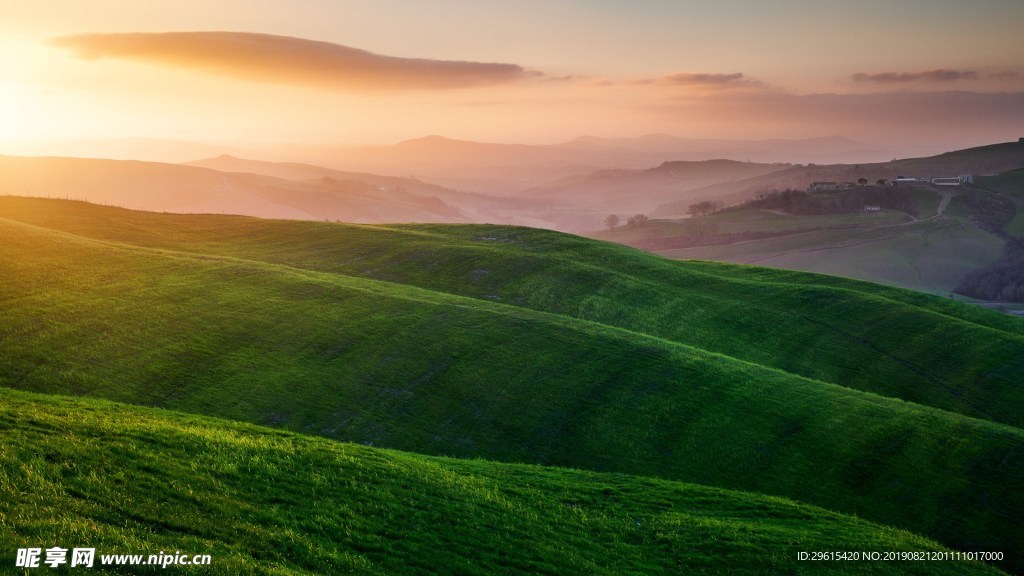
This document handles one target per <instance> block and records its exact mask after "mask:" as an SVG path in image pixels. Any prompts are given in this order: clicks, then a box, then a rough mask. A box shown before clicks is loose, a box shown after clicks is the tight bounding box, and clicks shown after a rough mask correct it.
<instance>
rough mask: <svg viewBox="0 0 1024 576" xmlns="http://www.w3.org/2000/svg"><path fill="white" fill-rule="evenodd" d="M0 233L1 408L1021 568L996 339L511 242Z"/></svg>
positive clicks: (773, 274)
mask: <svg viewBox="0 0 1024 576" xmlns="http://www.w3.org/2000/svg"><path fill="white" fill-rule="evenodd" d="M0 206H2V209H0V218H3V220H0V245H3V246H4V251H3V252H2V253H0V276H2V277H3V278H4V279H5V281H4V283H2V284H0V302H4V303H6V304H5V305H4V306H3V307H0V363H2V365H3V366H4V367H5V370H4V371H3V372H0V385H4V386H8V387H14V388H22V389H27V390H34V391H40V392H50V393H59V394H72V395H90V396H97V397H104V398H109V399H113V400H120V401H125V402H131V403H137V404H150V405H157V406H164V407H168V408H173V409H177V410H183V411H189V412H196V413H203V414H212V415H218V416H224V417H229V418H233V419H237V420H245V421H249V422H255V423H264V424H272V425H275V426H280V427H285V428H289V429H292V430H298V431H304V432H309V433H313V434H319V435H324V436H331V437H335V438H340V439H345V440H352V441H357V442H362V443H373V444H375V445H378V446H388V447H394V448H401V449H408V450H414V451H419V452H424V453H432V454H444V455H456V456H482V457H488V458H493V459H500V460H507V461H516V462H532V463H542V464H558V465H566V466H574V467H580V468H588V469H593V470H605V471H619V472H627V473H633V474H644V475H651V476H659V477H663V478H670V479H678V480H686V481H694V482H699V483H704V484H712V485H716V486H722V487H730V488H741V489H746V490H752V491H758V492H763V493H767V494H773V495H779V496H786V497H791V498H796V499H800V500H802V501H805V502H809V503H815V504H819V505H823V506H826V507H829V508H832V509H835V510H839V511H844V512H850V513H855V514H857V515H859V516H862V517H865V518H869V519H873V520H875V521H879V522H884V523H889V524H893V525H896V526H901V527H904V528H908V529H911V530H914V531H916V532H920V533H923V534H927V535H929V536H931V537H933V538H936V539H939V540H940V541H942V542H944V543H946V544H947V545H951V546H957V547H962V548H969V549H987V550H1004V551H1006V553H1007V554H1008V555H1013V556H1012V557H1011V559H1010V561H1009V565H1010V566H1021V565H1022V564H1021V561H1022V560H1021V558H1020V557H1019V556H1018V555H1017V554H1019V551H1015V547H1014V544H1013V543H1014V542H1019V541H1020V540H1021V538H1022V537H1024V533H1022V532H1021V525H1022V524H1024V500H1022V498H1024V491H1022V490H1020V479H1021V478H1022V477H1024V432H1022V431H1021V430H1020V429H1019V428H1013V427H1011V426H1006V425H1001V424H997V423H994V421H1004V422H1008V423H1013V422H1014V418H1015V417H1019V415H1020V413H1021V410H1020V409H1019V406H1020V404H1019V402H1020V399H1019V394H1020V391H1019V387H1015V386H1013V384H1014V383H1019V382H1020V381H1021V371H1022V362H1024V354H1021V351H1022V349H1024V348H1022V346H1021V336H1020V333H1021V323H1020V322H1019V321H1017V320H1014V319H1011V318H1007V317H1004V316H1000V315H998V314H995V313H991V312H987V311H984V310H975V309H972V308H969V307H966V306H963V305H960V304H956V303H952V302H947V301H943V300H940V299H934V298H929V297H927V296H924V295H919V294H913V293H909V292H906V291H900V290H895V289H888V288H884V287H879V286H872V285H866V284H863V283H856V282H850V281H843V280H840V279H834V278H825V277H816V276H811V275H800V274H795V273H785V272H778V271H770V270H764V269H750V268H742V267H733V266H724V265H714V264H708V263H693V264H679V263H674V262H670V261H665V260H662V259H658V258H655V257H653V256H649V255H644V254H642V253H638V252H636V251H633V250H627V249H624V248H621V247H615V246H611V245H605V244H601V243H595V242H593V241H586V240H583V239H578V238H572V237H567V236H563V235H558V234H554V233H549V232H542V231H533V230H525V229H510V228H500V227H483V226H478V227H458V228H445V227H399V228H382V227H354V226H343V225H329V224H315V223H298V222H262V221H259V220H254V219H246V218H231V217H210V216H204V217H185V216H174V215H156V214H138V213H131V212H127V211H123V210H115V209H110V208H102V207H95V206H88V205H84V204H80V203H71V202H58V201H51V202H46V201H41V200H26V199H12V198H5V199H2V201H0ZM29 222H31V223H29ZM40 224H47V225H48V226H50V228H45V227H40ZM87 236H92V238H88V237H87ZM129 240H130V241H131V242H134V243H135V244H136V245H133V244H131V243H129V242H128V241H129ZM146 244H148V245H149V246H148V247H141V246H140V245H146ZM346 271H349V272H346ZM359 276H363V277H359ZM372 278H376V279H372ZM428 288H429V289H428ZM459 292H462V293H463V294H464V295H460V294H459ZM467 296H475V297H467ZM510 303H511V304H513V305H510ZM801 307H802V308H808V307H811V308H813V310H814V311H813V313H811V312H808V311H801ZM750 310H756V311H757V312H758V314H756V315H754V314H750V313H749V311H750ZM818 341H821V342H818ZM748 348H752V349H753V350H754V352H755V353H756V354H762V355H763V356H764V357H765V358H766V361H765V362H761V363H755V362H754V361H753V358H752V357H750V355H748V357H745V358H741V357H738V356H735V355H733V356H730V355H725V354H723V352H725V351H726V350H728V349H732V350H736V351H739V352H743V351H745V350H747V349H748ZM780 355H781V358H780V357H779V356H780ZM844 356H848V357H850V358H852V363H851V364H844V362H843V360H844ZM773 362H774V363H773ZM776 364H777V365H776ZM836 366H839V369H837V368H836ZM844 366H845V367H844ZM787 367H793V368H795V369H794V370H791V371H790V372H786V371H784V369H786V368H787ZM796 368H798V369H799V370H803V371H813V370H819V371H822V372H823V373H826V372H828V371H833V372H834V373H836V374H844V373H850V374H860V378H859V379H851V380H850V387H847V388H844V387H841V386H838V385H836V384H834V383H828V382H825V381H822V379H817V380H814V379H808V378H805V377H801V376H799V375H797V373H798V372H799V370H796ZM875 381H877V384H876V386H877V387H881V388H889V389H892V390H895V391H898V392H900V393H901V394H903V395H904V396H908V398H906V399H908V400H915V398H914V397H912V396H917V397H919V398H921V399H924V400H927V402H924V403H929V402H930V403H932V404H942V403H945V404H947V405H949V406H948V407H949V409H950V410H953V409H957V410H960V411H964V412H973V413H975V415H976V416H979V417H981V418H989V419H991V420H992V421H991V422H990V421H986V420H982V419H977V418H971V417H966V416H964V415H961V414H957V413H954V412H950V411H946V410H940V409H937V408H934V407H927V406H922V405H918V404H913V403H910V402H905V401H902V400H898V399H890V398H884V397H881V396H877V395H875V394H871V393H868V392H865V391H862V390H857V389H854V385H855V384H860V383H871V382H875ZM840 383H843V384H846V382H840ZM862 387H863V388H869V386H867V385H864V386H862ZM894 395H896V396H898V395H899V394H894Z"/></svg>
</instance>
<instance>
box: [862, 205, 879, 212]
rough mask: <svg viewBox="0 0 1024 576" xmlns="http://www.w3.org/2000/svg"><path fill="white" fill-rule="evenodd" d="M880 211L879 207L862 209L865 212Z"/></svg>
mask: <svg viewBox="0 0 1024 576" xmlns="http://www.w3.org/2000/svg"><path fill="white" fill-rule="evenodd" d="M881 209H882V207H881V206H865V207H864V211H865V212H878V211H879V210H881Z"/></svg>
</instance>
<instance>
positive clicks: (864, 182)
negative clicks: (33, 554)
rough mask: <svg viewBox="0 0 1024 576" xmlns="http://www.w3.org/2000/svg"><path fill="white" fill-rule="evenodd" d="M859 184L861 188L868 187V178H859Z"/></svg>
mask: <svg viewBox="0 0 1024 576" xmlns="http://www.w3.org/2000/svg"><path fill="white" fill-rule="evenodd" d="M857 184H858V185H859V186H867V185H868V179H867V178H857Z"/></svg>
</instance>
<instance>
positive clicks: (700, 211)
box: [686, 200, 722, 217]
mask: <svg viewBox="0 0 1024 576" xmlns="http://www.w3.org/2000/svg"><path fill="white" fill-rule="evenodd" d="M721 209H722V203H721V202H717V201H716V202H712V201H710V200H704V201H703V202H698V203H696V204H690V207H689V208H688V209H687V210H686V213H687V214H689V215H690V216H693V217H697V216H707V215H708V214H714V213H715V212H717V211H719V210H721Z"/></svg>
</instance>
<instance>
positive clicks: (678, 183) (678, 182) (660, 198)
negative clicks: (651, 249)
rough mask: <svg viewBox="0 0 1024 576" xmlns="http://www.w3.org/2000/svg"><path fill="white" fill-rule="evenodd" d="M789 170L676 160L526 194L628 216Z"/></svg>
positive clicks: (613, 172)
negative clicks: (711, 186) (693, 193)
mask: <svg viewBox="0 0 1024 576" xmlns="http://www.w3.org/2000/svg"><path fill="white" fill-rule="evenodd" d="M787 168H789V165H788V164H783V165H780V164H755V163H750V162H736V161H733V160H706V161H703V162H683V161H674V162H665V163H663V164H660V165H658V166H656V167H654V168H648V169H646V170H612V171H605V172H597V173H594V174H589V175H587V176H583V177H578V178H574V179H572V180H570V181H566V182H556V183H552V184H550V185H547V186H543V187H539V188H532V189H529V190H525V191H523V192H522V193H521V195H522V196H525V197H530V198H536V199H538V200H544V201H547V202H559V203H572V204H578V205H580V204H582V205H587V206H591V207H592V208H594V209H599V210H602V211H604V212H603V214H608V213H614V212H622V211H627V212H628V211H632V212H633V213H646V212H649V211H651V210H653V209H654V208H655V207H656V206H658V205H660V204H662V203H664V202H667V201H670V200H678V199H679V198H680V197H683V198H686V197H687V195H688V192H689V191H690V190H694V189H700V188H702V187H704V186H706V185H708V184H711V183H718V182H721V181H723V180H726V181H731V180H738V179H742V178H749V177H752V176H759V175H762V174H767V173H772V172H778V171H781V170H785V169H787ZM703 199H704V198H703V197H702V196H701V197H695V198H693V200H694V201H696V200H703ZM624 215H626V216H630V215H632V214H628V213H627V214H624ZM602 220H603V216H602V217H601V220H598V221H597V222H595V226H600V225H601V224H602Z"/></svg>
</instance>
